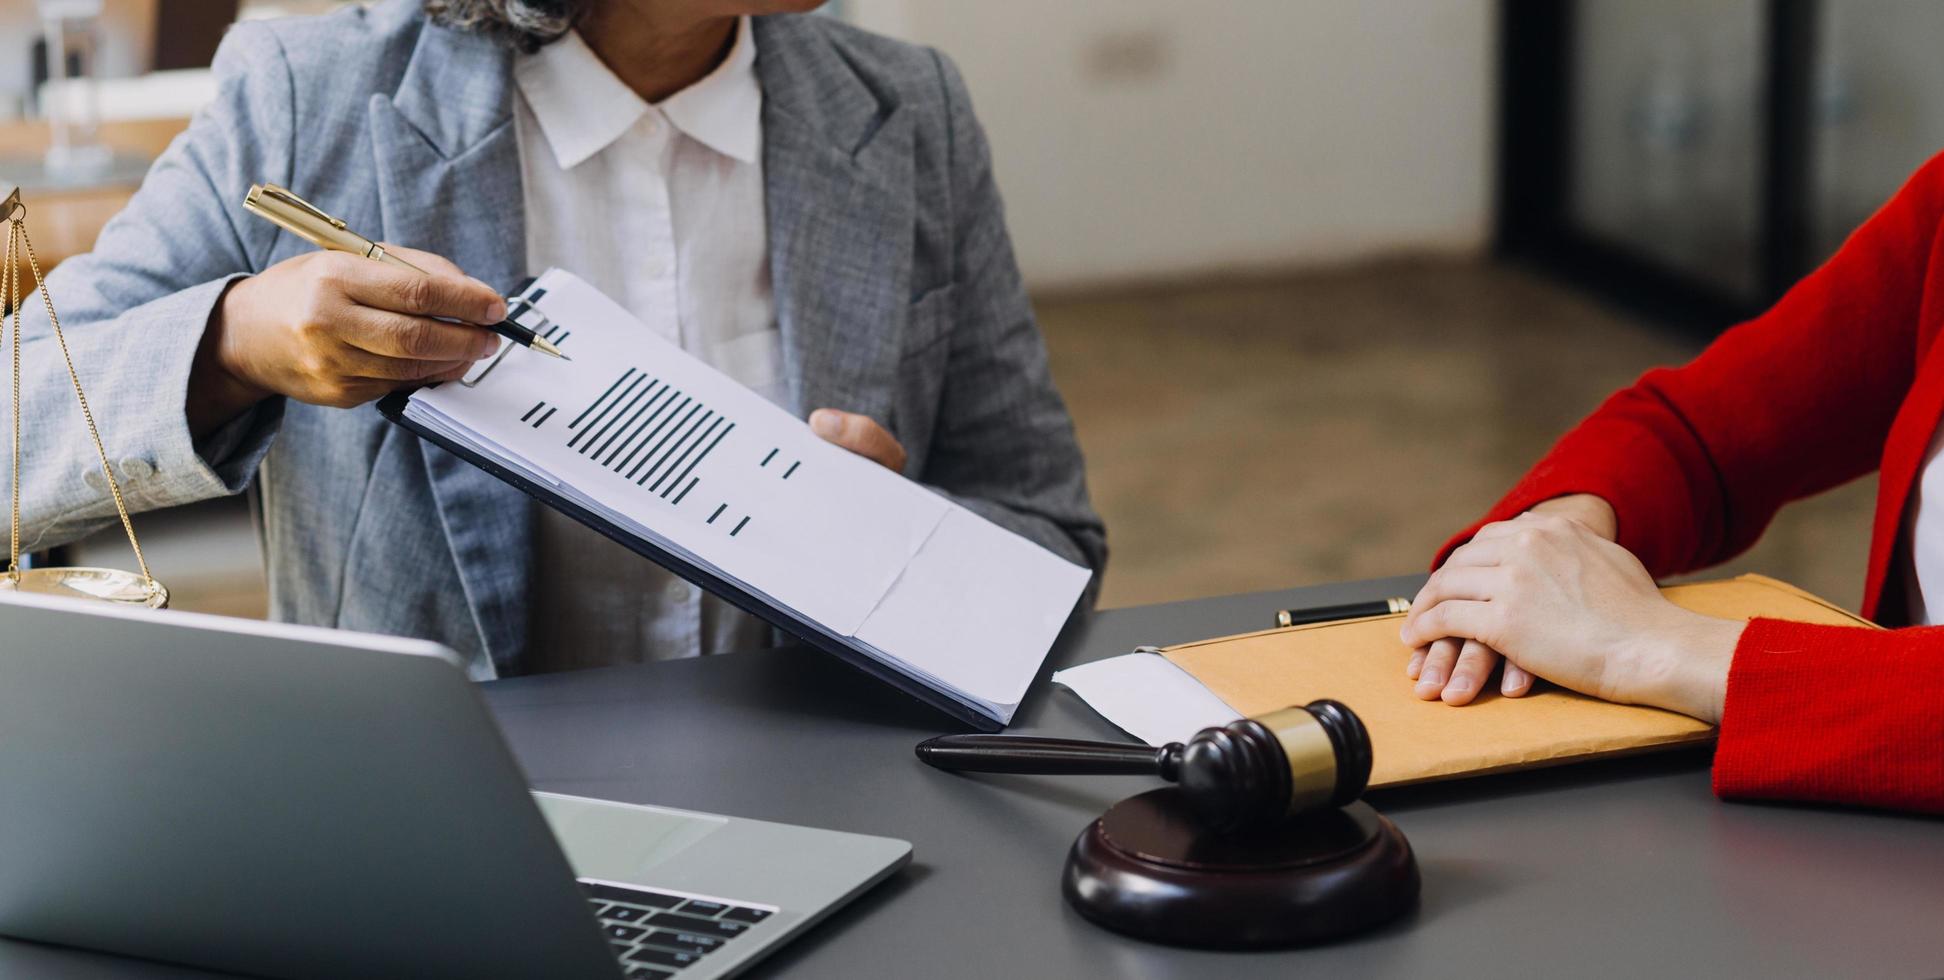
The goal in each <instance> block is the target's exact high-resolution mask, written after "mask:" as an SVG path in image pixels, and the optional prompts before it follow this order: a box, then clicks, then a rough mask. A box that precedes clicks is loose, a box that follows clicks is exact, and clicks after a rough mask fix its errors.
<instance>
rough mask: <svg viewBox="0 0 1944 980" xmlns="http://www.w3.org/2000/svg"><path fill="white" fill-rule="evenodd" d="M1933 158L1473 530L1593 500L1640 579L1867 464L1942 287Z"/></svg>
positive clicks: (1731, 550)
mask: <svg viewBox="0 0 1944 980" xmlns="http://www.w3.org/2000/svg"><path fill="white" fill-rule="evenodd" d="M1940 218H1944V155H1939V156H1938V157H1934V158H1932V159H1931V161H1930V162H1929V163H1927V164H1925V165H1924V167H1923V168H1922V169H1921V170H1919V171H1918V172H1917V173H1916V175H1915V176H1913V177H1912V178H1911V179H1910V181H1909V182H1908V183H1907V184H1905V185H1904V187H1903V189H1902V190H1901V191H1899V192H1898V193H1897V195H1896V197H1894V198H1893V199H1891V201H1890V202H1889V203H1888V204H1886V205H1885V206H1884V207H1883V209H1882V210H1880V211H1878V212H1877V214H1876V215H1875V216H1873V217H1872V218H1871V219H1870V220H1869V221H1868V222H1866V223H1865V224H1864V225H1863V226H1862V227H1861V228H1859V229H1858V230H1857V231H1856V233H1855V234H1853V235H1852V236H1850V239H1849V240H1848V241H1847V242H1845V243H1844V245H1843V247H1842V248H1841V249H1840V250H1838V252H1837V253H1836V255H1835V256H1834V257H1833V258H1831V259H1830V260H1829V261H1828V262H1827V263H1826V264H1824V265H1823V267H1822V268H1820V269H1818V270H1816V272H1815V273H1813V274H1811V275H1810V276H1809V277H1808V278H1806V279H1804V280H1803V281H1802V282H1801V283H1798V284H1797V285H1796V287H1795V288H1794V289H1791V290H1790V291H1789V293H1788V294H1787V295H1786V296H1784V297H1783V298H1782V300H1781V301H1780V302H1779V303H1777V304H1776V305H1775V307H1774V308H1773V309H1771V310H1769V311H1768V312H1767V313H1765V314H1763V315H1762V316H1760V317H1757V318H1756V319H1754V320H1751V321H1749V322H1747V323H1744V324H1741V325H1739V326H1737V327H1735V328H1733V329H1731V330H1729V331H1727V332H1726V333H1724V334H1722V335H1721V337H1720V338H1718V339H1717V340H1716V341H1715V342H1714V343H1713V344H1711V345H1710V346H1709V347H1708V349H1707V350H1706V351H1704V352H1702V354H1701V355H1700V356H1699V357H1697V358H1695V359H1694V360H1693V361H1692V362H1690V363H1688V364H1687V365H1685V366H1683V367H1679V368H1671V369H1668V368H1661V369H1656V370H1653V371H1649V372H1648V373H1647V374H1646V375H1644V376H1642V377H1641V379H1640V380H1639V381H1638V382H1636V383H1635V384H1634V385H1633V387H1631V388H1627V389H1625V390H1624V391H1621V392H1620V393H1618V394H1616V395H1614V396H1613V397H1612V398H1609V399H1608V400H1607V402H1606V403H1605V404H1604V405H1602V406H1600V408H1599V409H1598V410H1597V411H1595V412H1594V413H1593V414H1592V415H1591V416H1589V417H1588V418H1587V419H1586V420H1585V421H1583V422H1581V423H1580V424H1579V426H1578V427H1577V428H1575V429H1573V430H1572V431H1571V432H1569V433H1567V434H1566V436H1565V437H1564V438H1562V439H1561V440H1560V441H1559V443H1558V444H1557V445H1555V446H1554V447H1553V449H1552V451H1551V452H1549V453H1548V454H1547V455H1546V456H1545V457H1544V458H1543V459H1541V460H1540V461H1539V463H1538V465H1536V466H1534V467H1533V468H1532V471H1531V472H1529V473H1527V474H1526V476H1525V477H1524V479H1522V480H1520V481H1519V483H1518V484H1517V485H1516V486H1514V487H1513V488H1512V491H1511V493H1509V494H1507V495H1506V497H1505V498H1504V499H1503V500H1501V501H1499V503H1498V505H1497V506H1495V507H1493V508H1492V509H1491V511H1490V512H1488V513H1487V514H1486V515H1485V518H1484V519H1483V520H1481V521H1480V522H1479V524H1478V525H1473V526H1472V527H1471V528H1468V529H1466V530H1465V531H1464V532H1462V533H1460V534H1459V535H1458V536H1457V537H1455V538H1453V539H1452V540H1451V541H1450V542H1449V543H1447V544H1446V545H1445V547H1444V549H1442V550H1441V551H1440V552H1439V554H1438V558H1437V562H1436V563H1435V564H1442V563H1443V561H1444V559H1445V556H1446V555H1448V554H1449V553H1450V551H1451V549H1452V548H1455V547H1457V546H1458V545H1460V544H1463V543H1464V542H1465V541H1467V540H1470V538H1471V535H1472V534H1473V533H1475V532H1476V531H1477V529H1478V527H1479V526H1480V525H1482V524H1485V523H1489V522H1492V521H1500V520H1506V519H1508V518H1511V517H1514V516H1516V515H1518V514H1519V513H1520V512H1522V511H1524V510H1526V509H1528V508H1530V507H1531V506H1532V505H1534V504H1537V503H1539V502H1541V501H1544V500H1549V499H1551V498H1553V497H1558V496H1563V495H1566V494H1571V493H1593V494H1598V495H1599V496H1601V497H1604V498H1606V500H1607V501H1608V502H1609V503H1611V504H1612V505H1613V509H1614V511H1615V513H1616V514H1618V516H1619V528H1620V543H1621V544H1623V545H1625V546H1626V547H1627V548H1628V550H1630V551H1632V552H1633V553H1634V554H1636V555H1638V556H1639V557H1640V559H1641V561H1642V562H1643V563H1644V564H1646V566H1647V568H1648V570H1649V571H1651V572H1653V573H1654V574H1655V575H1656V576H1664V575H1674V574H1679V573H1681V572H1686V571H1691V570H1693V569H1696V568H1702V567H1706V566H1708V565H1713V564H1717V563H1719V562H1722V561H1725V560H1727V559H1728V558H1731V557H1733V556H1734V555H1735V554H1737V553H1739V552H1740V551H1742V550H1743V549H1745V548H1747V547H1748V546H1749V545H1750V544H1752V543H1754V541H1755V538H1756V537H1757V536H1758V535H1760V534H1761V532H1762V529H1763V528H1765V527H1767V526H1768V523H1769V520H1770V518H1772V517H1773V516H1774V515H1775V512H1776V510H1777V509H1779V508H1780V507H1781V506H1782V505H1783V504H1785V503H1787V502H1789V501H1791V500H1795V499H1797V498H1800V497H1805V496H1808V495H1810V494H1813V493H1816V492H1818V491H1821V490H1824V489H1827V488H1829V487H1832V486H1836V485H1838V484H1840V483H1844V482H1847V481H1849V480H1851V479H1853V478H1855V477H1858V476H1861V475H1863V474H1865V473H1868V472H1871V471H1872V470H1874V469H1875V468H1876V466H1877V463H1878V459H1879V455H1880V453H1881V451H1882V449H1883V445H1884V440H1885V437H1886V436H1887V434H1888V432H1889V430H1890V425H1891V423H1892V421H1893V420H1894V419H1895V418H1896V414H1897V409H1898V406H1899V405H1900V404H1902V401H1903V398H1904V396H1905V394H1906V393H1907V392H1908V391H1909V389H1910V386H1911V382H1912V379H1913V378H1914V377H1915V375H1916V365H1917V348H1918V336H1917V329H1918V323H1919V320H1920V316H1919V313H1920V309H1921V304H1922V303H1923V300H1924V284H1925V282H1926V281H1927V279H1929V278H1930V277H1932V276H1936V277H1937V278H1936V280H1934V281H1939V282H1944V248H1940V247H1939V237H1940V231H1944V229H1941V228H1940Z"/></svg>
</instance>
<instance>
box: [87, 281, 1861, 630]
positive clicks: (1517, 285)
mask: <svg viewBox="0 0 1944 980" xmlns="http://www.w3.org/2000/svg"><path fill="white" fill-rule="evenodd" d="M1039 312H1040V318H1041V322H1042V324H1043V327H1044V329H1045V332H1046V335H1047V342H1048V345H1049V347H1050V349H1051V351H1052V355H1053V362H1054V373H1055V376H1056V378H1057V379H1058V381H1059V383H1060V386H1061V387H1062V389H1063V390H1064V391H1065V392H1066V395H1067V398H1068V401H1069V403H1070V404H1071V407H1072V410H1073V414H1074V417H1075V420H1076V423H1077V425H1078V427H1079V432H1080V440H1081V443H1082V445H1083V447H1084V448H1085V450H1086V452H1087V464H1088V471H1089V475H1090V477H1091V480H1092V485H1093V494H1094V499H1095V502H1096V504H1097V505H1098V506H1099V508H1100V510H1101V512H1102V513H1103V514H1104V515H1105V516H1106V519H1107V524H1108V537H1109V543H1110V546H1111V547H1112V550H1113V557H1112V559H1111V561H1110V564H1109V568H1108V573H1107V580H1106V584H1105V590H1104V592H1103V594H1102V603H1103V605H1106V606H1124V605H1134V604H1139V603H1149V602H1163V601H1166V600H1170V599H1181V598H1188V597H1193V596H1204V595H1215V594H1220V593H1228V592H1239V591H1249V590H1256V589H1271V588H1278V587H1282V586H1289V585H1300V584H1305V583H1311V582H1329V581H1336V580H1342V579H1353V578H1368V577H1373V576H1379V575H1393V574H1399V573H1404V572H1411V571H1415V570H1418V569H1421V568H1423V567H1424V565H1425V563H1426V561H1427V560H1428V558H1429V557H1430V555H1431V552H1432V551H1433V549H1435V548H1436V546H1437V545H1438V544H1439V543H1440V542H1441V541H1442V540H1443V539H1444V537H1445V536H1446V535H1447V534H1449V533H1450V532H1452V531H1453V530H1456V529H1457V528H1459V527H1461V526H1463V525H1464V524H1466V523H1467V522H1468V521H1470V520H1471V519H1472V518H1473V517H1474V516H1475V515H1477V514H1478V513H1479V512H1481V511H1482V510H1483V509H1484V508H1485V507H1486V506H1487V505H1489V504H1490V503H1491V502H1492V501H1493V500H1494V499H1496V497H1497V495H1498V493H1499V492H1500V491H1502V490H1503V489H1504V488H1505V487H1506V486H1508V485H1509V484H1510V483H1511V482H1512V481H1513V480H1514V479H1515V478H1516V477H1517V476H1518V475H1519V474H1520V473H1521V472H1523V471H1524V468H1525V467H1526V466H1527V465H1528V464H1529V463H1531V462H1532V460H1534V459H1535V458H1537V457H1538V456H1539V454H1540V453H1542V452H1543V451H1544V450H1545V448H1546V447H1547V446H1548V445H1550V444H1551V442H1552V440H1553V439H1554V438H1556V437H1557V436H1558V435H1559V434H1560V433H1561V432H1562V431H1564V430H1565V429H1566V428H1567V427H1568V426H1570V425H1571V424H1572V423H1573V422H1574V421H1576V420H1577V419H1579V418H1580V417H1581V416H1582V415H1584V414H1585V413H1586V412H1587V411H1589V410H1591V409H1592V407H1593V406H1594V405H1596V404H1597V403H1598V402H1599V400H1600V399H1601V398H1602V397H1603V396H1604V395H1605V394H1606V393H1607V392H1609V391H1611V390H1612V389H1614V388H1616V387H1618V386H1620V385H1623V384H1626V383H1627V382H1629V381H1631V380H1632V379H1633V378H1634V377H1636V376H1637V375H1639V373H1640V372H1641V371H1642V370H1644V369H1645V368H1647V367H1649V366H1651V365H1655V364H1664V363H1672V362H1679V361H1682V360H1685V359H1686V358H1688V357H1690V356H1691V355H1692V354H1693V352H1694V351H1695V350H1696V349H1697V345H1696V344H1695V342H1693V341H1691V340H1684V339H1681V338H1679V337H1676V336H1673V335H1670V334H1669V333H1667V332H1665V331H1663V330H1660V329H1656V328H1654V327H1652V326H1649V325H1646V324H1643V323H1640V322H1637V321H1635V320H1632V319H1629V318H1628V317H1625V316H1622V315H1619V314H1617V313H1614V312H1612V311H1610V310H1608V309H1604V308H1602V307H1600V306H1597V305H1595V304H1593V303H1591V302H1589V301H1587V300H1586V299H1584V298H1582V297H1580V296H1579V295H1577V294H1575V293H1573V292H1570V291H1567V290H1564V289H1562V288H1560V287H1558V286H1556V285H1553V284H1550V283H1549V282H1547V281H1544V280H1541V279H1537V278H1535V277H1533V276H1530V275H1527V274H1525V273H1522V272H1519V271H1516V270H1512V269H1507V268H1502V267H1497V266H1491V265H1475V264H1468V263H1443V264H1425V263H1411V264H1394V265H1380V266H1372V267H1362V268H1356V269H1349V270H1344V271H1338V272H1329V273H1317V274H1311V275H1302V276H1293V277H1287V278H1281V279H1276V280H1273V281H1256V282H1242V283H1223V284H1207V285H1197V286H1172V287H1167V288H1155V289H1152V290H1144V291H1127V290H1120V291H1115V292H1112V293H1107V294H1099V295H1091V296H1069V297H1043V298H1042V299H1041V300H1040V302H1039ZM1871 492H1872V488H1871V487H1870V486H1869V485H1868V483H1867V481H1866V482H1865V483H1863V484H1859V485H1856V486H1851V487H1846V488H1844V489H1843V490H1840V491H1838V492H1836V493H1833V494H1829V495H1827V496H1825V497H1823V498H1821V499H1819V500H1816V501H1813V502H1808V503H1805V504H1801V505H1798V506H1797V507H1795V508H1793V509H1792V510H1790V511H1785V512H1784V514H1783V516H1782V517H1781V518H1780V519H1779V520H1778V521H1777V523H1776V526H1775V527H1774V528H1772V529H1771V530H1770V531H1769V533H1768V536H1767V538H1766V539H1765V540H1764V542H1763V543H1762V545H1761V546H1760V547H1758V548H1757V549H1756V550H1755V551H1754V552H1752V553H1751V554H1749V555H1748V556H1745V557H1744V558H1743V559H1741V560H1740V561H1737V562H1736V563H1735V564H1734V565H1733V566H1731V568H1733V569H1735V570H1753V571H1761V572H1765V573H1767V574H1770V575H1774V576H1776V577H1778V578H1783V579H1786V580H1789V581H1792V582H1794V583H1796V584H1798V585H1801V586H1802V587H1804V588H1807V589H1809V590H1811V591H1813V592H1817V593H1819V594H1821V595H1824V596H1826V597H1828V598H1830V599H1833V600H1836V601H1838V602H1840V603H1843V604H1845V605H1848V606H1852V607H1853V606H1854V605H1855V603H1856V602H1857V600H1858V598H1859V596H1860V594H1861V591H1862V584H1861V583H1862V567H1863V560H1864V551H1865V547H1866V544H1865V542H1866V537H1865V535H1866V532H1867V529H1868V523H1869V514H1870V503H1871ZM243 513H244V512H243V510H242V508H241V507H240V506H238V504H237V503H236V502H224V503H222V504H218V505H212V506H206V507H204V508H200V509H199V512H191V513H189V514H171V515H168V516H167V517H166V518H165V517H162V516H161V515H150V516H148V517H146V518H143V519H140V520H139V521H138V526H139V527H140V528H142V529H143V534H144V540H145V541H146V542H149V552H150V561H151V563H153V564H154V565H155V567H156V569H157V574H158V575H160V576H162V577H163V579H164V580H165V581H167V582H169V583H170V585H171V586H172V587H173V588H174V589H175V590H176V603H175V604H176V606H177V608H186V609H199V610H205V611H211V612H223V613H231V614H242V615H249V614H257V615H260V614H261V610H262V609H263V604H264V597H263V592H262V586H261V577H260V573H259V572H258V571H257V568H256V564H255V563H256V551H255V544H254V539H253V538H252V537H251V535H250V534H249V529H248V525H247V521H246V519H245V518H244V516H243ZM85 557H86V558H87V559H89V560H99V561H102V562H106V563H110V564H117V565H121V564H125V563H126V560H127V544H126V542H125V541H123V540H121V538H120V536H119V534H118V533H114V534H109V535H106V536H104V537H103V538H100V539H97V542H96V543H95V545H94V546H93V547H91V548H90V549H89V554H87V555H86V556H85Z"/></svg>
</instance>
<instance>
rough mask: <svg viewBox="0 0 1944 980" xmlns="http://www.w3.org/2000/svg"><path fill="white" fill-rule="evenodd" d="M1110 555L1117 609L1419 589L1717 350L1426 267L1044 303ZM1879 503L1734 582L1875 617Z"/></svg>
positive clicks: (1783, 526)
mask: <svg viewBox="0 0 1944 980" xmlns="http://www.w3.org/2000/svg"><path fill="white" fill-rule="evenodd" d="M1039 313H1040V320H1041V323H1042V326H1043V328H1044V330H1045V332H1046V335H1047V342H1048V344H1049V347H1050V349H1051V352H1052V357H1053V364H1054V374H1055V377H1056V378H1057V380H1058V382H1059V384H1060V386H1061V388H1062V389H1063V390H1064V391H1065V393H1066V395H1067V398H1068V401H1069V403H1070V406H1071V408H1072V411H1073V414H1074V418H1075V423H1076V425H1077V426H1078V429H1079V433H1080V441H1081V444H1082V446H1083V448H1084V449H1085V450H1086V453H1087V464H1088V472H1089V475H1090V477H1091V480H1092V488H1093V494H1094V500H1095V503H1096V505H1097V506H1098V507H1099V508H1100V510H1101V513H1102V514H1103V515H1104V516H1105V518H1106V520H1107V526H1108V543H1109V547H1110V548H1111V550H1112V557H1111V558H1110V560H1109V567H1108V572H1107V579H1106V582H1105V586H1104V590H1103V592H1102V596H1101V602H1102V605H1103V606H1123V605H1135V604H1141V603H1149V602H1161V601H1165V600H1169V599H1180V598H1185V597H1191V596H1203V595H1215V594H1221V593H1230V592H1239V591H1247V590H1256V589H1270V588H1279V587H1284V586H1291V585H1301V584H1306V583H1312V582H1328V581H1336V580H1342V579H1354V578H1368V577H1373V576H1379V575H1392V574H1400V573H1405V572H1410V571H1415V570H1419V569H1421V568H1423V567H1424V566H1425V564H1426V562H1427V561H1428V559H1429V558H1430V555H1431V553H1432V552H1433V551H1434V550H1435V549H1436V547H1437V546H1438V544H1439V543H1441V542H1442V541H1443V539H1444V538H1445V536H1446V535H1448V534H1449V533H1451V532H1452V531H1455V530H1457V529H1458V528H1460V527H1462V526H1464V525H1465V524H1467V523H1468V522H1469V521H1471V520H1472V519H1474V518H1475V517H1476V516H1477V515H1478V514H1479V513H1480V512H1482V511H1483V510H1484V509H1485V508H1486V507H1487V506H1489V505H1490V504H1491V503H1492V502H1493V501H1494V500H1495V499H1496V498H1497V496H1498V494H1499V493H1500V492H1502V491H1503V490H1504V489H1505V488H1506V487H1508V486H1509V485H1510V484H1511V483H1512V481H1513V480H1515V479H1516V478H1517V477H1518V476H1519V475H1520V474H1521V473H1522V472H1523V471H1524V469H1525V468H1526V466H1528V465H1529V464H1530V463H1531V462H1532V461H1533V460H1535V459H1536V458H1537V457H1538V456H1539V455H1540V454H1542V453H1543V452H1544V451H1545V449H1546V448H1547V447H1548V446H1549V445H1551V443H1552V441H1553V440H1554V439H1555V438H1557V437H1558V436H1559V435H1560V433H1562V432H1563V431H1565V430H1566V429H1567V428H1568V427H1570V426H1571V425H1572V424H1573V423H1574V422H1575V421H1577V420H1578V419H1579V418H1581V417H1582V416H1583V415H1585V414H1586V413H1587V412H1588V411H1591V410H1592V408H1593V407H1594V406H1596V405H1597V404H1598V403H1599V401H1600V400H1601V399H1602V398H1603V397H1604V396H1605V395H1606V394H1608V393H1609V392H1611V391H1612V390H1613V389H1614V388H1617V387H1619V386H1622V385H1625V384H1627V383H1628V382H1630V381H1631V380H1633V379H1634V378H1635V377H1637V376H1638V375H1639V374H1640V373H1641V372H1642V371H1643V370H1645V369H1646V368H1648V367H1650V366H1653V365H1657V364H1668V363H1678V362H1681V361H1684V360H1686V359H1687V358H1689V357H1691V356H1692V355H1693V353H1694V352H1695V351H1696V350H1698V342H1696V341H1693V340H1688V339H1683V338H1681V337H1678V336H1675V335H1672V334H1670V333H1668V332H1666V331H1664V330H1661V329H1658V328H1655V327H1653V326H1650V325H1647V324H1643V323H1641V322H1638V321H1635V320H1633V319H1630V318H1628V317H1626V316H1624V315H1621V314H1618V313H1616V312H1614V311H1612V310H1610V309H1607V308H1604V307H1601V306H1599V305H1596V304H1594V303H1592V302H1590V301H1588V300H1586V299H1585V298H1583V297H1581V296H1580V295H1578V294H1576V293H1573V292H1570V291H1567V290H1564V289H1561V288H1559V287H1558V286H1556V285H1553V284H1551V283H1550V282H1549V281H1546V280H1542V279H1539V278H1536V277H1534V276H1531V275H1528V274H1526V273H1523V272H1520V271H1517V270H1514V269H1509V268H1504V267H1498V266H1490V265H1473V264H1458V263H1407V264H1394V265H1381V266H1375V267H1363V268H1357V269H1350V270H1344V271H1339V272H1329V273H1318V274H1312V275H1304V276H1299V277H1292V278H1285V279H1279V280H1275V281H1261V282H1248V283H1229V284H1218V285H1205V286H1192V287H1170V288H1157V289H1154V290H1152V291H1146V292H1117V293H1114V294H1111V295H1097V296H1075V297H1066V298H1057V297H1045V298H1042V299H1041V301H1040V303H1039ZM1871 482H1872V481H1863V482H1861V483H1859V484H1856V485H1852V486H1849V487H1845V488H1843V489H1841V490H1839V491H1836V492H1834V493H1831V494H1828V495H1825V496H1824V497H1822V498H1820V499H1817V500H1814V501H1810V502H1805V503H1802V504H1798V505H1796V506H1794V507H1792V508H1790V509H1788V510H1785V511H1784V513H1783V514H1782V516H1781V517H1780V518H1779V519H1778V520H1777V522H1776V524H1775V526H1774V527H1772V528H1771V529H1770V531H1769V532H1768V534H1767V536H1766V538H1765V539H1764V541H1763V542H1762V544H1761V545H1760V546H1758V547H1757V548H1756V549H1755V550H1754V551H1752V552H1750V553H1749V554H1748V555H1746V556H1744V557H1743V558H1742V559H1740V560H1738V561H1736V562H1734V563H1733V564H1732V565H1730V566H1728V569H1729V570H1733V571H1760V572H1763V573H1765V574H1769V575H1773V576H1776V577H1778V578H1782V579H1786V580H1788V581H1791V582H1794V583H1796V584H1797V585H1800V586H1802V587H1803V588H1806V589H1809V590H1810V591H1812V592H1816V593H1819V594H1821V595H1823V596H1825V597H1827V598H1830V599H1832V600H1835V601H1837V602H1840V603H1842V604H1844V605H1846V606H1850V607H1852V608H1853V607H1854V605H1855V604H1856V602H1857V601H1858V599H1859V598H1860V596H1861V593H1862V576H1863V564H1864V559H1865V551H1866V548H1867V536H1866V535H1867V531H1868V527H1869V520H1870V508H1871V501H1872V493H1873V489H1874V488H1873V486H1872V485H1871Z"/></svg>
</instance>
